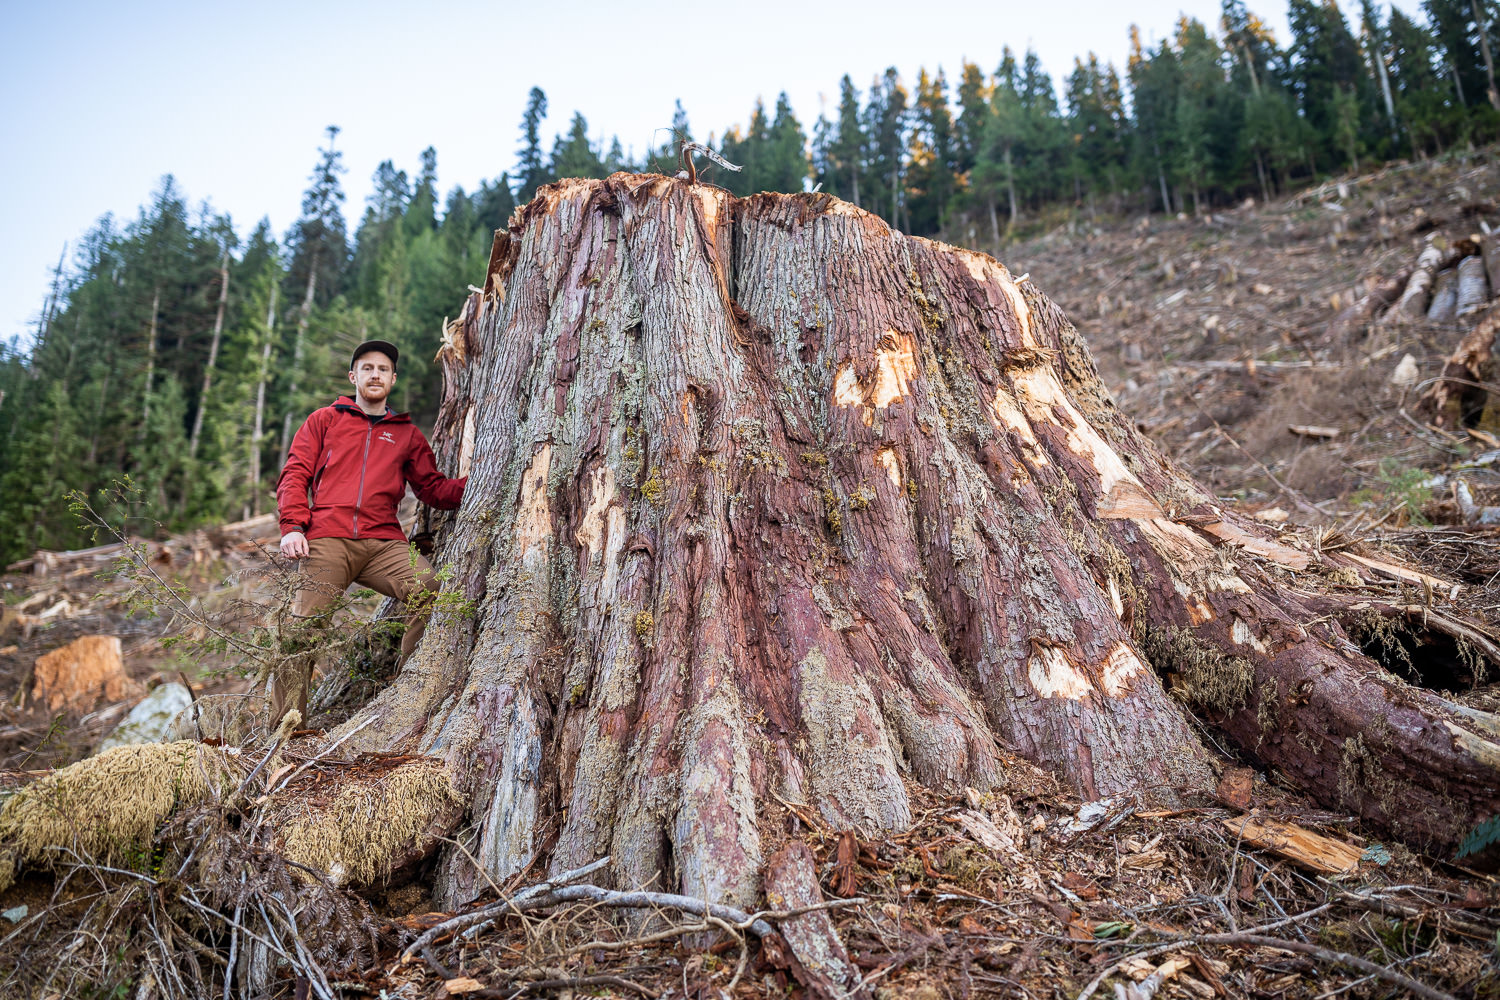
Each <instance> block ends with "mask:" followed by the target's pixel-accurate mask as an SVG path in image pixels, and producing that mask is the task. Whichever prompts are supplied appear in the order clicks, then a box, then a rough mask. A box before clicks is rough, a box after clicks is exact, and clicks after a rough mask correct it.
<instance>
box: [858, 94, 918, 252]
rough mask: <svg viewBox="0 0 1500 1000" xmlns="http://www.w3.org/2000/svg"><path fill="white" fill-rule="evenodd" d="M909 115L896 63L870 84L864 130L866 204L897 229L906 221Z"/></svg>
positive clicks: (906, 99)
mask: <svg viewBox="0 0 1500 1000" xmlns="http://www.w3.org/2000/svg"><path fill="white" fill-rule="evenodd" d="M907 115H908V98H907V93H906V88H905V87H904V86H902V85H901V75H900V74H899V73H898V72H897V71H896V67H894V66H892V67H891V68H890V69H887V70H886V71H885V74H884V75H883V76H880V77H877V78H876V79H875V81H874V82H873V83H872V84H871V85H870V100H869V103H868V104H866V105H865V128H864V133H865V135H866V136H867V137H868V140H869V153H868V158H867V161H866V162H867V163H868V164H869V169H868V171H866V177H867V178H868V179H869V188H870V197H869V200H868V201H867V202H866V206H865V207H867V208H869V209H870V210H871V211H874V212H879V213H880V214H881V215H883V216H885V219H886V221H887V222H889V223H890V224H891V225H892V226H895V227H897V228H900V227H901V226H902V224H903V222H902V220H903V214H902V209H903V207H904V206H903V202H902V195H903V194H904V186H905V185H904V174H905V168H906V159H905V153H906V130H907Z"/></svg>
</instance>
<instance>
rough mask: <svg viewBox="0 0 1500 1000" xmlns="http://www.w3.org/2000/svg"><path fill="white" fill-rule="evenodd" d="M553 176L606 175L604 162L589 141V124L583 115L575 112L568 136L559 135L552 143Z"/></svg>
mask: <svg viewBox="0 0 1500 1000" xmlns="http://www.w3.org/2000/svg"><path fill="white" fill-rule="evenodd" d="M549 173H550V174H551V175H552V176H553V177H557V178H563V177H604V176H606V171H605V169H604V162H603V160H601V159H600V158H599V154H598V152H596V151H595V149H594V147H593V145H592V144H591V143H590V142H589V124H588V122H587V121H586V120H585V119H584V117H583V115H581V114H579V113H578V112H576V111H575V112H573V121H572V124H571V125H570V126H569V128H568V135H567V137H566V138H564V137H562V136H559V137H558V138H557V141H556V142H555V143H553V145H552V165H551V169H550V170H549Z"/></svg>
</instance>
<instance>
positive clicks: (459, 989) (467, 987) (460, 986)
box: [443, 976, 484, 995]
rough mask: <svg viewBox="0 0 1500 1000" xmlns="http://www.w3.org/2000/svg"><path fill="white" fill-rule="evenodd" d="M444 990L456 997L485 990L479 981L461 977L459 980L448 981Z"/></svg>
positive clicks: (444, 985)
mask: <svg viewBox="0 0 1500 1000" xmlns="http://www.w3.org/2000/svg"><path fill="white" fill-rule="evenodd" d="M443 988H444V989H446V990H447V991H448V992H449V993H452V994H454V995H457V994H460V993H478V992H479V991H480V990H482V989H484V984H483V983H481V982H480V981H479V980H477V979H470V978H469V977H468V976H459V977H458V978H457V979H450V980H448V981H447V982H446V983H444V984H443Z"/></svg>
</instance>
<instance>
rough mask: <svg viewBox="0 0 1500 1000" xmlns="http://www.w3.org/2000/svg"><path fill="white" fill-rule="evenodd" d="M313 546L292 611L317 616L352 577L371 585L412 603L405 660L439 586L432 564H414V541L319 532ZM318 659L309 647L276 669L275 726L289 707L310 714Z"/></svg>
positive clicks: (422, 561)
mask: <svg viewBox="0 0 1500 1000" xmlns="http://www.w3.org/2000/svg"><path fill="white" fill-rule="evenodd" d="M307 547H308V549H309V550H310V554H309V555H308V557H307V558H306V559H303V560H302V561H301V564H300V565H299V566H298V568H297V572H298V575H299V576H300V577H301V579H300V580H299V582H298V586H297V597H296V602H295V603H294V604H293V605H292V613H293V614H294V615H296V616H297V617H299V618H306V619H313V618H316V617H317V616H318V615H319V614H320V613H322V612H324V611H326V610H327V609H328V608H329V606H330V605H332V604H334V603H335V602H337V601H338V599H339V598H340V597H342V596H343V594H344V591H345V590H346V589H347V588H348V587H349V585H350V584H351V583H357V584H359V585H360V586H361V587H369V588H370V589H371V590H373V591H375V592H376V593H380V594H384V595H385V596H386V597H393V598H395V599H396V600H398V601H400V602H401V603H403V604H405V605H406V609H407V614H406V634H405V636H403V637H402V639H401V658H402V660H405V659H406V657H407V656H409V655H410V654H411V651H412V650H413V649H414V648H416V645H417V640H418V639H420V638H422V633H423V632H424V631H425V630H426V628H427V615H428V613H429V612H430V611H431V610H432V596H433V593H434V591H435V590H436V586H435V585H434V583H433V571H432V564H431V563H429V562H428V561H427V560H426V559H424V558H423V557H422V556H420V555H418V556H417V557H416V565H415V566H413V565H412V550H411V547H410V546H409V545H408V543H406V542H404V541H399V542H398V541H394V540H390V539H373V538H372V539H364V538H361V539H355V538H314V539H310V540H309V541H308V543H307ZM316 659H317V654H316V653H308V654H306V655H304V656H301V657H298V658H297V659H295V660H294V661H292V662H289V663H286V664H284V665H283V666H282V668H281V669H280V670H278V671H277V672H276V673H275V674H273V675H272V677H271V717H270V727H271V728H272V729H275V728H276V726H277V724H278V723H280V722H281V719H282V716H284V715H286V713H287V710H288V709H292V708H295V709H297V711H298V713H300V714H301V716H302V718H303V720H304V721H305V720H306V719H307V694H308V687H309V685H310V683H311V681H312V669H313V666H314V663H315V661H316Z"/></svg>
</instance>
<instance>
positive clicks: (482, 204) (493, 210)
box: [474, 174, 516, 233]
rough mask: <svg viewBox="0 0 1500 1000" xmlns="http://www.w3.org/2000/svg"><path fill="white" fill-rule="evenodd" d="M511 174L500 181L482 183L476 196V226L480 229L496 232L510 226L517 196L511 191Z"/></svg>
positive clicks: (502, 175) (504, 175) (505, 175)
mask: <svg viewBox="0 0 1500 1000" xmlns="http://www.w3.org/2000/svg"><path fill="white" fill-rule="evenodd" d="M510 183H511V182H510V174H501V175H500V179H499V180H496V181H494V182H493V183H492V182H490V181H482V182H480V185H479V190H478V191H477V192H475V194H474V214H475V216H476V219H475V224H476V225H477V226H478V227H479V228H480V229H485V230H488V231H489V232H492V233H493V232H494V231H495V230H496V229H504V228H505V227H506V226H508V225H510V215H511V213H512V212H514V211H515V210H516V199H515V195H513V194H511V190H510Z"/></svg>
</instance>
